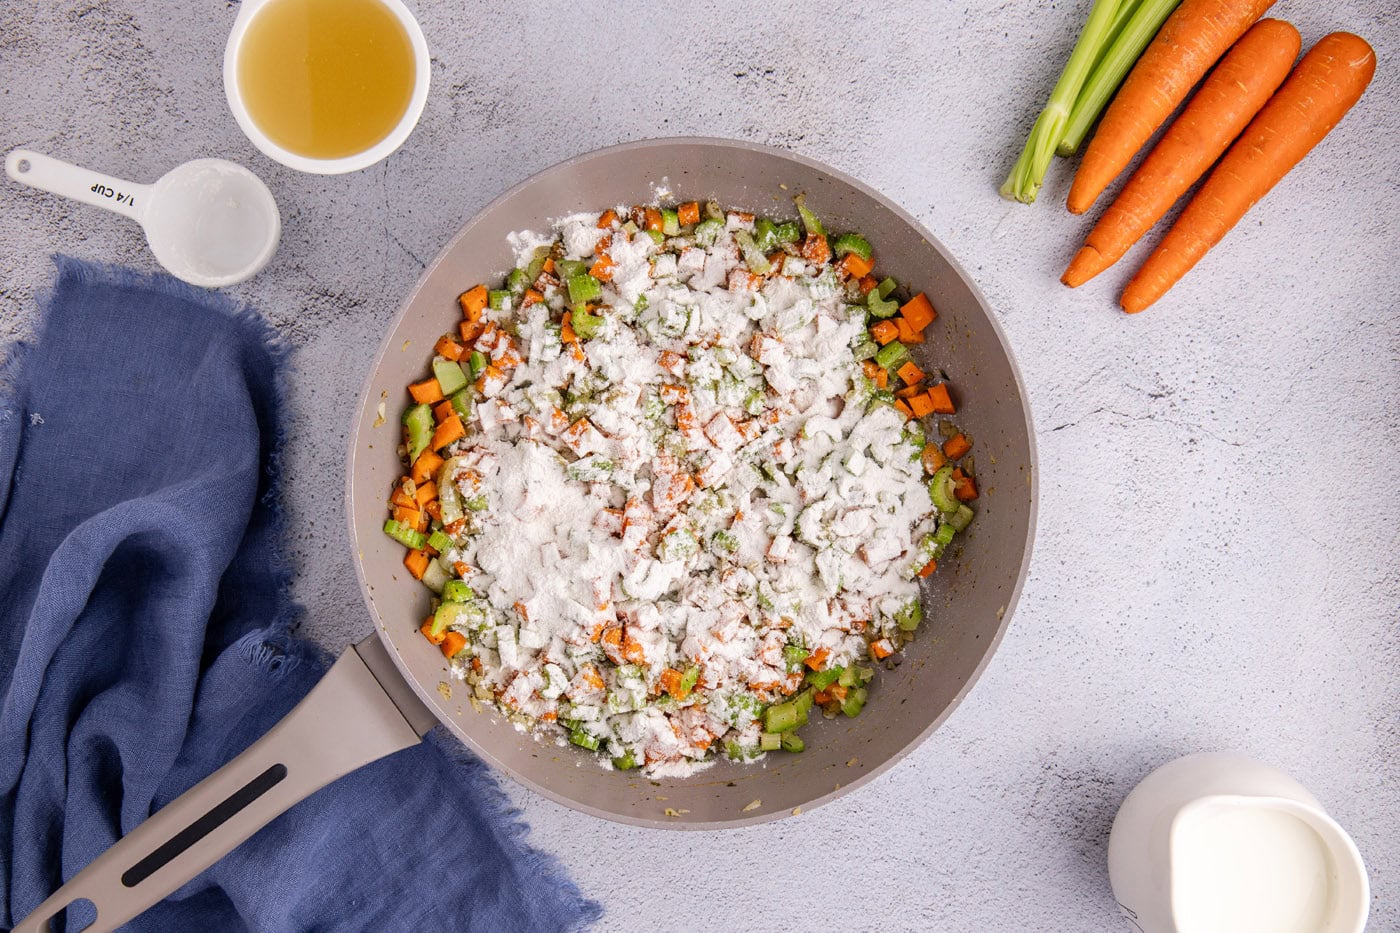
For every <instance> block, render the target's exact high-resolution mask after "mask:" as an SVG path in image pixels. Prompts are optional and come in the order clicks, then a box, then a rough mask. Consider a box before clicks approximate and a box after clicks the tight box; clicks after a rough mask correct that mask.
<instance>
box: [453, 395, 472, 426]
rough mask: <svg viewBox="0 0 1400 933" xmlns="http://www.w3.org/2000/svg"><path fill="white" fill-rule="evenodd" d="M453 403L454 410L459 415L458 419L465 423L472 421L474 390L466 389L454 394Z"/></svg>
mask: <svg viewBox="0 0 1400 933" xmlns="http://www.w3.org/2000/svg"><path fill="white" fill-rule="evenodd" d="M451 401H452V410H453V411H455V412H456V413H457V417H458V418H461V419H462V420H463V421H470V420H471V417H472V390H471V389H470V388H466V389H461V390H460V391H458V392H455V393H453V395H452V399H451Z"/></svg>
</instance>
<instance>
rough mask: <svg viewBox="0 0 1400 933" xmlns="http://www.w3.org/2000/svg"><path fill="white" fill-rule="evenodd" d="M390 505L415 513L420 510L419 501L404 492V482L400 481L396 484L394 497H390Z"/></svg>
mask: <svg viewBox="0 0 1400 933" xmlns="http://www.w3.org/2000/svg"><path fill="white" fill-rule="evenodd" d="M389 504H390V505H396V506H398V507H399V508H403V509H414V510H415V511H416V510H417V509H418V500H417V499H415V498H413V497H412V496H410V495H409V494H408V493H407V492H406V491H405V490H404V487H403V481H402V480H398V481H396V482H395V483H394V492H393V495H391V496H390V497H389Z"/></svg>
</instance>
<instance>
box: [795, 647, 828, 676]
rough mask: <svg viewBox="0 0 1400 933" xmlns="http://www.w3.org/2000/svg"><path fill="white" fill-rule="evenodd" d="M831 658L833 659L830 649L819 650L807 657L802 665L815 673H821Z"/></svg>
mask: <svg viewBox="0 0 1400 933" xmlns="http://www.w3.org/2000/svg"><path fill="white" fill-rule="evenodd" d="M829 657H831V649H830V648H818V649H817V650H816V651H813V652H812V653H811V654H809V655H807V659H806V660H805V661H803V662H802V663H803V664H805V665H807V666H808V667H810V668H811V669H812V670H814V671H819V670H821V669H822V665H823V664H825V663H826V659H827V658H829Z"/></svg>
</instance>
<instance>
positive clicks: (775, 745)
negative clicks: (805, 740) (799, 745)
mask: <svg viewBox="0 0 1400 933" xmlns="http://www.w3.org/2000/svg"><path fill="white" fill-rule="evenodd" d="M782 746H783V737H782V736H781V735H778V734H777V733H776V732H760V733H759V734H758V747H759V749H760V750H761V751H765V752H776V751H777V750H778V749H780V748H782Z"/></svg>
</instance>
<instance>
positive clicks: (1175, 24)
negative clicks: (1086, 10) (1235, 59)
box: [1069, 0, 1274, 214]
mask: <svg viewBox="0 0 1400 933" xmlns="http://www.w3.org/2000/svg"><path fill="white" fill-rule="evenodd" d="M1273 3H1274V0H1182V4H1181V6H1179V7H1177V8H1176V10H1175V12H1173V13H1172V15H1171V16H1169V17H1167V21H1166V22H1165V23H1163V24H1162V28H1161V30H1159V31H1158V33H1157V37H1156V38H1155V39H1153V40H1152V44H1151V45H1149V46H1148V47H1147V50H1146V51H1145V52H1143V53H1142V57H1141V58H1139V59H1138V61H1137V64H1136V65H1134V66H1133V70H1132V71H1131V72H1130V73H1129V74H1128V77H1127V79H1126V80H1125V81H1124V82H1123V86H1122V87H1121V88H1119V90H1118V96H1116V97H1114V98H1113V103H1111V104H1109V105H1108V109H1107V110H1106V111H1104V115H1103V119H1102V120H1100V121H1099V128H1098V130H1097V131H1096V132H1095V133H1094V138H1093V139H1092V140H1091V141H1090V142H1089V147H1088V148H1087V149H1085V150H1084V160H1083V161H1082V162H1080V163H1079V171H1077V172H1076V173H1075V175H1074V184H1073V185H1071V186H1070V189H1069V209H1070V212H1071V213H1074V214H1082V213H1084V212H1085V211H1087V210H1088V209H1089V206H1090V205H1092V204H1093V203H1094V199H1095V198H1097V197H1098V196H1099V195H1100V194H1102V193H1103V189H1105V188H1107V187H1108V186H1109V184H1110V183H1111V182H1112V181H1113V179H1115V178H1117V177H1118V173H1119V172H1121V171H1123V168H1124V167H1125V166H1126V165H1127V164H1128V163H1129V162H1131V161H1132V159H1133V156H1135V155H1136V154H1137V151H1138V150H1139V149H1141V148H1142V144H1143V143H1145V142H1147V140H1148V139H1149V138H1151V136H1152V134H1153V133H1155V132H1156V131H1157V128H1158V127H1159V126H1161V125H1162V123H1163V122H1165V121H1166V119H1167V117H1169V116H1170V115H1171V113H1172V111H1173V110H1175V109H1176V106H1177V104H1180V103H1181V102H1182V101H1183V100H1185V99H1186V95H1187V93H1189V92H1190V90H1191V88H1193V87H1195V85H1196V82H1197V81H1199V80H1200V79H1201V76H1202V75H1204V74H1205V73H1206V72H1207V71H1208V70H1209V69H1210V67H1211V66H1212V65H1214V64H1215V63H1216V61H1218V60H1219V58H1220V56H1221V55H1224V54H1225V50H1226V49H1228V48H1229V47H1230V46H1232V45H1234V44H1235V40H1236V39H1238V38H1239V37H1240V36H1242V35H1244V32H1245V30H1246V29H1248V28H1249V27H1250V26H1252V25H1254V21H1255V20H1257V19H1258V18H1259V17H1261V16H1263V15H1264V11H1265V10H1267V9H1268V8H1269V7H1271V6H1273Z"/></svg>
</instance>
